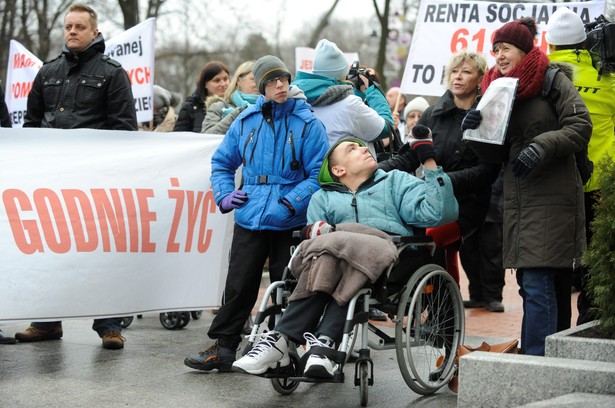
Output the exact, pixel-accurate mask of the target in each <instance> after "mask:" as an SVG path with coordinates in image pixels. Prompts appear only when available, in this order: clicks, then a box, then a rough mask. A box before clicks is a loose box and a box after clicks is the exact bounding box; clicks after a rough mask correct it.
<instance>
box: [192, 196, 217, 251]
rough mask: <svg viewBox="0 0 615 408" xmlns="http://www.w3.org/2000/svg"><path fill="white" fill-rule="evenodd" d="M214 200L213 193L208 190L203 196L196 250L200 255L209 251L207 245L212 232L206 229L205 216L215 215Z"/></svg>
mask: <svg viewBox="0 0 615 408" xmlns="http://www.w3.org/2000/svg"><path fill="white" fill-rule="evenodd" d="M216 208H218V207H217V206H216V200H215V199H214V192H213V191H212V190H211V189H209V191H208V192H207V193H206V194H205V199H204V200H203V216H202V217H201V225H200V228H199V241H198V245H197V250H198V251H199V252H201V253H205V252H207V250H208V249H209V244H211V235H212V234H213V230H212V229H211V228H206V226H207V215H208V214H215V213H216Z"/></svg>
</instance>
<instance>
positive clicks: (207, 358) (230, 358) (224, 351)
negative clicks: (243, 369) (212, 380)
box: [184, 342, 235, 373]
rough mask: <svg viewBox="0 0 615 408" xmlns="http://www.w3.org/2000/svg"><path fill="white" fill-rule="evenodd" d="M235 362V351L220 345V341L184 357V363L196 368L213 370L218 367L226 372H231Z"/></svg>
mask: <svg viewBox="0 0 615 408" xmlns="http://www.w3.org/2000/svg"><path fill="white" fill-rule="evenodd" d="M234 362H235V351H234V350H231V349H230V348H226V347H221V346H219V345H218V342H216V343H214V345H213V346H211V347H210V348H208V349H207V350H205V351H201V352H200V353H199V354H197V355H195V356H188V357H186V358H185V359H184V364H185V365H187V366H188V367H190V368H194V369H195V370H203V371H211V370H213V369H217V370H218V371H221V372H224V373H226V372H231V368H232V367H233V363H234Z"/></svg>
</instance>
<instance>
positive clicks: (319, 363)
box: [303, 333, 337, 378]
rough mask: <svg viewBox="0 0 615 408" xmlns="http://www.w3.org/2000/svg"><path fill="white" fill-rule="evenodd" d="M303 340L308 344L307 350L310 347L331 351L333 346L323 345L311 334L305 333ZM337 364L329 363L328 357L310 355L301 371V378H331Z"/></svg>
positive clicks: (323, 343)
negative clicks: (324, 348)
mask: <svg viewBox="0 0 615 408" xmlns="http://www.w3.org/2000/svg"><path fill="white" fill-rule="evenodd" d="M303 338H305V340H306V341H307V343H308V350H309V349H310V348H312V347H315V346H318V347H327V348H330V349H332V348H333V344H329V343H325V342H323V341H322V340H320V339H317V338H316V337H315V336H314V335H313V334H312V333H305V334H304V335H303ZM336 370H337V364H336V363H334V362H333V361H331V360H330V359H329V358H328V357H325V356H321V355H319V354H312V355H310V356H309V357H308V359H307V361H306V363H305V369H304V370H303V376H304V377H309V378H333V375H334V374H335V371H336Z"/></svg>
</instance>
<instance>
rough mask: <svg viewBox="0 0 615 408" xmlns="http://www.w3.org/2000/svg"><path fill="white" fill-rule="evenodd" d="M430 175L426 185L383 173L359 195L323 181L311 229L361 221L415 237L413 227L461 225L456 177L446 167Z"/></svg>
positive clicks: (310, 217)
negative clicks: (321, 223) (314, 225)
mask: <svg viewBox="0 0 615 408" xmlns="http://www.w3.org/2000/svg"><path fill="white" fill-rule="evenodd" d="M323 167H324V164H323ZM424 172H425V180H424V181H423V180H421V179H418V178H416V177H414V176H413V175H410V174H408V173H405V172H401V171H398V170H392V171H390V172H388V173H387V172H385V171H384V170H377V171H376V173H375V174H374V175H373V176H372V177H371V178H370V179H368V180H367V181H365V182H364V183H363V184H362V185H361V186H360V187H359V189H358V190H357V192H356V193H354V194H353V193H352V192H351V191H350V190H349V189H348V188H347V187H346V186H344V185H343V184H341V183H337V182H326V181H325V179H323V178H322V177H321V178H319V181H322V183H321V190H319V191H318V192H317V193H316V194H314V197H312V201H311V202H310V206H309V208H308V224H311V223H313V222H316V221H325V222H327V223H329V224H332V225H335V224H339V223H342V222H358V223H361V224H364V225H367V226H370V227H373V228H377V229H379V230H381V231H385V232H388V233H390V234H397V235H404V236H410V235H415V233H414V231H413V228H412V227H413V226H415V227H420V228H427V227H435V226H438V225H443V224H448V223H449V222H452V221H455V220H456V219H457V216H458V214H459V206H458V205H457V200H456V199H455V195H454V194H453V186H452V184H451V180H450V178H449V177H448V176H447V175H446V174H445V173H444V172H443V171H442V169H441V168H438V169H437V170H427V169H425V170H424ZM322 174H323V173H322V172H321V176H322Z"/></svg>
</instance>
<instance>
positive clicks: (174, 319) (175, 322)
mask: <svg viewBox="0 0 615 408" xmlns="http://www.w3.org/2000/svg"><path fill="white" fill-rule="evenodd" d="M160 324H162V327H164V328H165V329H167V330H175V329H179V328H180V326H181V324H182V317H181V313H178V312H166V313H160Z"/></svg>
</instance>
